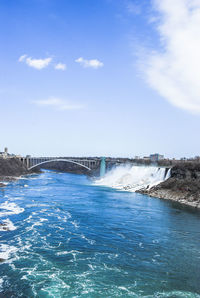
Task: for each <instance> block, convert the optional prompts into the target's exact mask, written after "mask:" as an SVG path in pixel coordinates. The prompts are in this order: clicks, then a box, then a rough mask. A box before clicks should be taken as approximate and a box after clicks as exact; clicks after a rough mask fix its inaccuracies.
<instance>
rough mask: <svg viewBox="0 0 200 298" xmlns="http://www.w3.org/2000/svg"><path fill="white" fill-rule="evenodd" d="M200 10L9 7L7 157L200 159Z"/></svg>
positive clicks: (101, 2) (107, 2) (1, 56)
mask: <svg viewBox="0 0 200 298" xmlns="http://www.w3.org/2000/svg"><path fill="white" fill-rule="evenodd" d="M198 2H199V1H196V0H191V1H190V2H188V1H187V0H181V1H180V0H176V1H174V0H173V1H172V0H163V1H162V4H160V3H159V1H156V0H155V1H145V0H143V1H142V0H141V1H136V0H135V1H134V0H130V1H129V0H117V1H116V0H95V1H94V0H73V1H72V0H29V1H27V0H17V1H16V0H10V1H7V0H1V1H0V65H1V68H0V104H1V108H0V130H1V142H0V149H1V150H3V148H4V146H8V148H9V151H10V152H14V153H20V154H22V155H26V154H31V155H35V156H42V155H43V156H45V155H48V156H90V155H92V156H129V157H133V156H135V155H140V156H143V155H149V154H150V153H153V152H159V153H162V154H164V155H165V156H167V157H182V156H187V157H190V156H194V155H199V149H200V139H199V138H198V128H199V127H200V115H199V114H200V90H199V85H198V83H199V82H198V80H199V79H198V77H199V74H198V69H199V68H198V66H199V63H200V59H198V58H200V57H199V56H200V54H199V53H200V36H199V32H198V31H199V30H198V28H199V25H200V24H199V8H200V4H199V3H198ZM172 8H173V9H172ZM183 48H184V50H183Z"/></svg>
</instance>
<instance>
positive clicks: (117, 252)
mask: <svg viewBox="0 0 200 298" xmlns="http://www.w3.org/2000/svg"><path fill="white" fill-rule="evenodd" d="M0 222H4V223H5V224H6V225H7V226H9V227H10V231H4V230H2V229H1V230H0V258H2V259H6V261H5V262H3V263H0V297H200V237H199V236H200V214H199V213H198V212H196V211H193V210H190V209H188V208H180V207H179V206H177V205H174V204H172V203H170V202H167V201H162V200H159V199H154V198H149V197H147V196H143V195H139V194H136V193H129V192H121V191H117V190H114V189H111V188H106V187H103V186H98V185H94V184H93V183H92V182H91V181H90V180H88V179H87V178H86V177H85V176H79V175H73V174H66V173H55V172H45V173H43V174H40V175H35V176H31V177H29V178H25V179H21V180H18V181H17V182H14V183H10V184H8V186H7V187H6V188H5V189H4V190H3V189H1V190H0Z"/></svg>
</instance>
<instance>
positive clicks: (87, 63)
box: [75, 57, 103, 69]
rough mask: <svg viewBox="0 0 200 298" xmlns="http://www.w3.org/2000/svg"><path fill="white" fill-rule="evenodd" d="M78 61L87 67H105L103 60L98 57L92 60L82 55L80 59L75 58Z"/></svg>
mask: <svg viewBox="0 0 200 298" xmlns="http://www.w3.org/2000/svg"><path fill="white" fill-rule="evenodd" d="M75 62H76V63H79V64H80V65H81V66H83V67H85V68H89V67H90V68H95V69H97V68H100V67H103V62H101V61H99V60H97V59H92V60H86V59H83V57H80V58H78V59H76V60H75Z"/></svg>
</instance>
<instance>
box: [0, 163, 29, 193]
mask: <svg viewBox="0 0 200 298" xmlns="http://www.w3.org/2000/svg"><path fill="white" fill-rule="evenodd" d="M30 173H31V172H30V171H28V170H27V167H26V166H25V165H23V164H22V162H21V161H20V160H19V159H18V158H7V159H4V158H0V180H1V181H2V180H9V178H10V179H12V178H13V177H19V176H21V175H26V174H30ZM3 186H4V184H2V183H1V184H0V187H3Z"/></svg>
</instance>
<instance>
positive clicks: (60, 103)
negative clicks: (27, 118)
mask: <svg viewBox="0 0 200 298" xmlns="http://www.w3.org/2000/svg"><path fill="white" fill-rule="evenodd" d="M33 103H34V104H36V105H38V106H43V107H53V108H55V109H57V110H60V111H61V110H62V111H65V110H80V109H82V108H83V106H82V105H78V104H72V103H70V102H68V101H66V100H63V99H61V98H57V97H50V98H48V99H44V100H37V101H34V102H33Z"/></svg>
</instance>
